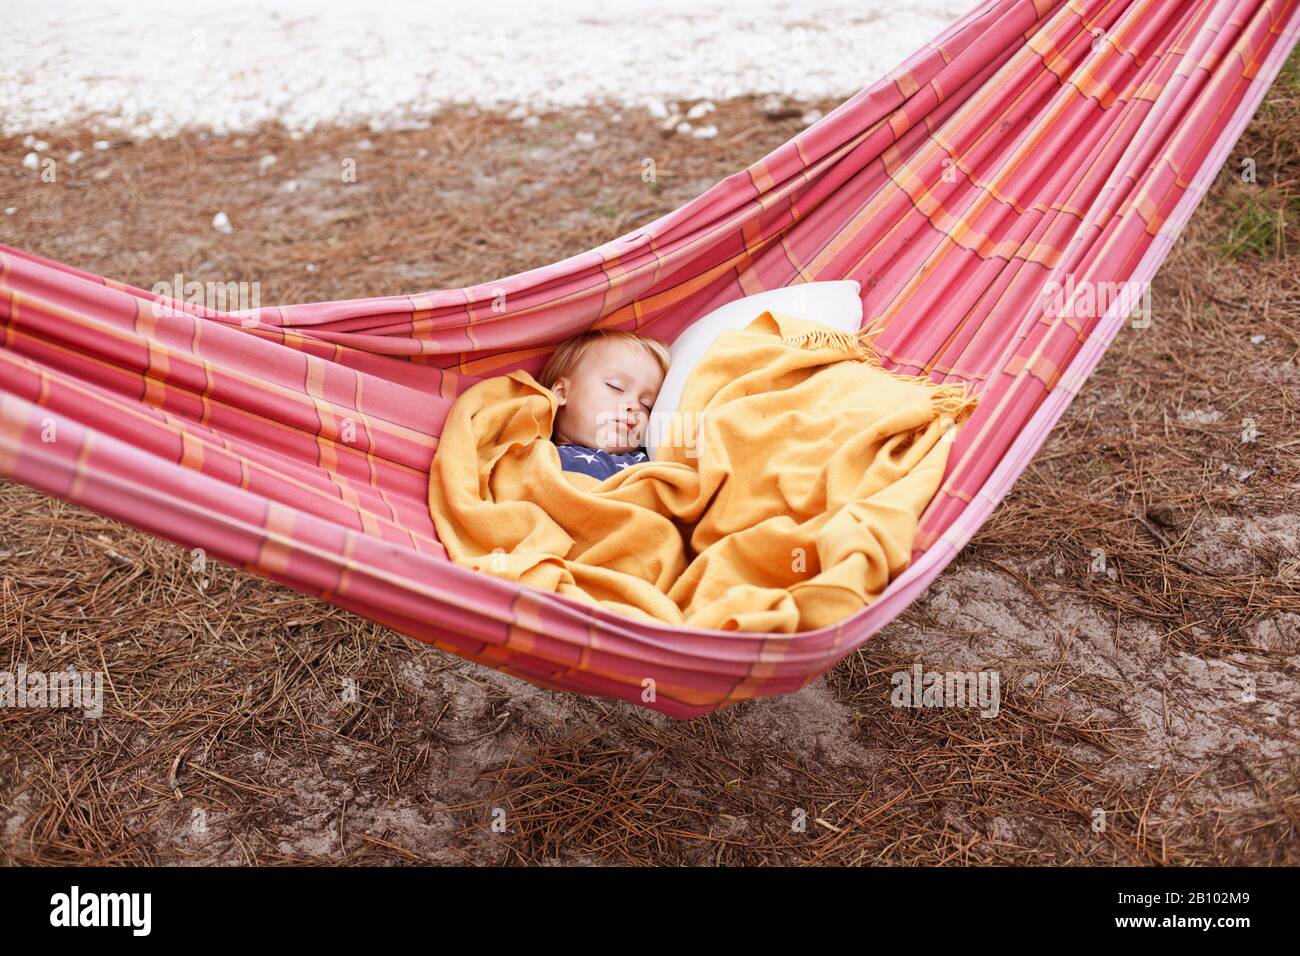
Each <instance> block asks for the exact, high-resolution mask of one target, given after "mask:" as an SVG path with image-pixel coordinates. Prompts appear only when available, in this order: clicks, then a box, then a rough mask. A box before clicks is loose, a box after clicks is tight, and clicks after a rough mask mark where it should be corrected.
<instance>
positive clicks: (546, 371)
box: [537, 329, 669, 388]
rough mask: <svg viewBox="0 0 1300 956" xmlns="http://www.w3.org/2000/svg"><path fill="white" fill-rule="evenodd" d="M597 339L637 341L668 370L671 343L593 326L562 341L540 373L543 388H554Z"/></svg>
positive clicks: (665, 371) (538, 379)
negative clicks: (669, 344) (589, 329)
mask: <svg viewBox="0 0 1300 956" xmlns="http://www.w3.org/2000/svg"><path fill="white" fill-rule="evenodd" d="M597 342H631V343H635V344H636V345H639V346H641V347H642V348H643V349H645V350H646V351H647V352H649V353H650V354H651V355H653V356H654V357H655V359H656V360H657V361H658V362H659V367H660V368H661V369H662V370H663V372H664V374H667V372H668V361H669V359H668V346H666V345H664V343H663V342H660V341H659V340H658V339H652V338H650V337H649V336H646V335H637V334H636V333H635V332H625V331H623V330H622V329H592V330H591V331H590V332H583V333H582V334H581V335H575V336H574V337H573V338H571V339H566V340H565V341H564V342H562V343H561V344H560V347H559V348H557V349H556V350H555V351H554V352H553V353H552V354H551V357H550V358H549V359H547V361H546V365H545V366H544V367H543V368H542V371H541V374H539V375H538V376H537V381H538V384H540V385H541V386H542V387H543V388H554V387H555V383H556V382H558V381H559V380H560V379H561V378H562V377H563V376H565V375H568V374H569V372H571V371H572V370H573V369H574V368H575V367H577V365H578V363H579V362H581V361H582V357H583V356H584V355H586V354H587V352H588V351H589V350H590V349H591V347H592V346H593V345H595V344H596V343H597Z"/></svg>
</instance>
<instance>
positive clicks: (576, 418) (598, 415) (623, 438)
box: [551, 341, 664, 454]
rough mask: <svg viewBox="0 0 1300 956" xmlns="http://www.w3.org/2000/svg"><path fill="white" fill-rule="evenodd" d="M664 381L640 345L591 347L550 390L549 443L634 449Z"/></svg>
mask: <svg viewBox="0 0 1300 956" xmlns="http://www.w3.org/2000/svg"><path fill="white" fill-rule="evenodd" d="M663 383H664V373H663V370H662V369H661V368H660V367H659V362H658V361H656V360H655V358H654V356H653V355H651V354H650V353H649V352H647V351H646V350H645V349H643V348H641V347H640V346H639V345H636V344H635V343H632V342H618V341H604V342H597V343H595V344H594V345H592V346H591V347H590V348H589V349H588V350H587V353H586V354H585V355H584V356H583V357H582V360H581V361H580V362H579V363H578V365H577V367H575V368H574V369H573V370H572V371H571V372H570V373H569V374H568V375H561V376H560V377H559V378H558V379H556V381H555V384H554V386H552V388H551V391H552V392H554V393H555V397H556V400H557V401H558V402H559V405H560V408H559V411H558V412H557V413H556V416H555V434H554V437H553V440H554V441H555V443H556V444H557V445H562V444H573V445H586V446H588V447H589V448H603V449H604V450H605V451H608V452H611V453H613V454H626V453H628V452H631V451H636V450H637V449H638V448H640V447H641V445H642V444H644V442H645V433H646V428H647V426H648V425H649V422H650V409H651V408H653V407H654V403H655V398H656V397H657V396H658V395H659V389H660V387H661V386H662V385H663Z"/></svg>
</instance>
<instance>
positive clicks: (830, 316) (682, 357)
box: [645, 279, 862, 460]
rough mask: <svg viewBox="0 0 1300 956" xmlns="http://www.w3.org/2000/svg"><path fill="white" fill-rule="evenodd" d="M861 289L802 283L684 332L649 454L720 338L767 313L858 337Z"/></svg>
mask: <svg viewBox="0 0 1300 956" xmlns="http://www.w3.org/2000/svg"><path fill="white" fill-rule="evenodd" d="M861 288H862V287H861V286H860V285H859V284H858V283H857V282H855V281H854V280H852V279H841V280H836V281H834V282H801V283H799V284H797V285H792V286H786V287H785V288H783V289H771V290H769V291H767V292H759V293H756V294H755V295H747V296H745V297H744V298H743V299H736V300H735V301H733V302H728V303H727V304H726V305H723V306H720V307H719V308H716V309H714V310H713V311H712V312H710V313H709V314H708V315H706V316H704V317H703V318H699V319H696V320H695V321H694V322H692V323H691V324H690V325H688V326H687V327H686V328H684V329H683V330H682V331H681V334H679V335H678V336H677V338H676V339H674V340H673V343H672V345H670V346H669V347H668V352H669V354H670V356H671V357H672V361H671V363H670V364H669V366H668V374H667V375H665V376H664V384H663V386H662V387H661V388H660V389H659V397H658V398H656V399H655V405H654V409H653V410H652V411H651V413H650V425H649V427H648V428H647V429H646V436H645V448H646V454H647V455H649V457H650V459H651V460H654V457H655V449H656V448H657V447H658V445H659V436H660V432H661V430H662V429H663V428H665V427H668V425H669V423H670V420H671V419H672V416H673V413H674V412H676V411H677V407H678V406H679V405H680V404H681V401H682V390H683V389H685V387H686V379H687V377H688V376H689V375H690V374H691V372H692V371H693V370H694V369H695V366H696V365H698V364H699V361H700V359H702V358H703V357H704V353H705V352H707V351H708V350H709V346H710V345H712V344H713V340H714V339H716V338H717V337H718V336H719V335H721V334H722V333H723V332H727V331H729V330H731V329H743V328H744V327H745V326H747V325H749V323H751V322H753V321H754V320H755V319H756V318H758V317H759V316H760V315H762V314H763V313H764V312H780V313H781V314H782V315H792V316H794V317H795V318H797V319H808V320H809V321H813V322H820V323H822V324H823V325H829V326H830V327H831V328H834V329H839V330H840V331H841V332H856V331H858V329H859V328H861V326H862V297H861V295H860V291H861Z"/></svg>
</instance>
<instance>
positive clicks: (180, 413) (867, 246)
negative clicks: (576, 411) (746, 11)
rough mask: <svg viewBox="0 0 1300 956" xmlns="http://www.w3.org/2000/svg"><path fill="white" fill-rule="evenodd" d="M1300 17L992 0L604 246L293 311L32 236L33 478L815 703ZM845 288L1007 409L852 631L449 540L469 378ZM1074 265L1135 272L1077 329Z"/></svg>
mask: <svg viewBox="0 0 1300 956" xmlns="http://www.w3.org/2000/svg"><path fill="white" fill-rule="evenodd" d="M1298 29H1300V0H1071V2H1068V3H1067V2H1062V0H989V2H985V3H982V4H981V5H979V6H978V7H977V8H976V9H974V10H972V11H971V12H970V13H969V14H967V15H966V16H965V17H964V18H962V19H961V20H960V21H959V22H957V23H955V24H953V25H952V27H950V28H949V29H948V30H946V31H945V32H944V33H943V34H942V35H940V36H939V37H938V38H937V39H936V40H934V41H933V42H931V43H928V44H926V46H925V47H924V48H923V49H922V50H920V51H919V52H917V53H916V54H915V55H913V56H912V57H910V58H909V59H908V60H906V61H905V62H904V63H903V64H902V65H901V66H899V67H898V68H897V69H896V70H894V71H893V72H892V73H890V74H889V75H888V76H886V77H884V78H883V79H882V80H880V81H879V82H876V83H874V84H873V85H871V86H870V87H868V88H867V89H865V90H863V91H862V92H860V93H858V94H857V95H855V96H853V97H852V98H851V99H849V100H847V101H846V102H844V103H843V104H841V105H840V106H839V107H838V108H837V109H835V110H834V111H833V112H832V113H830V114H829V115H827V116H826V117H825V118H823V119H822V120H821V121H819V122H818V123H816V124H815V125H813V126H811V127H809V128H808V129H806V130H804V131H803V132H802V133H800V134H799V135H797V136H796V137H795V138H794V139H792V140H791V141H789V142H787V143H785V144H784V145H782V146H780V147H778V148H777V149H775V150H773V151H772V153H770V154H769V155H768V156H765V157H764V158H763V159H761V160H759V161H758V162H756V163H754V164H753V165H752V166H750V167H749V168H748V169H745V170H743V171H741V172H738V173H735V174H733V175H731V176H728V177H727V178H726V179H724V180H722V181H721V182H719V183H718V184H717V185H715V186H714V187H712V188H711V189H709V190H708V191H707V192H705V193H704V194H703V195H701V196H699V197H697V198H696V199H694V200H692V201H691V202H689V203H687V204H686V205H684V206H682V207H681V208H680V209H677V210H676V211H674V212H671V213H669V214H667V215H665V216H663V217H661V218H660V219H657V220H655V221H654V222H651V223H649V224H648V225H645V226H642V227H640V228H638V229H636V230H634V231H632V232H630V233H628V234H627V235H624V236H620V237H619V238H617V239H614V240H611V241H610V242H608V243H606V244H605V245H603V246H600V247H599V248H596V249H593V250H591V251H589V252H584V253H581V254H579V255H575V256H573V257H571V258H569V259H565V260H564V261H562V262H557V263H554V264H552V265H548V266H544V267H541V268H538V269H533V270H531V271H528V272H524V273H521V274H519V275H515V276H510V277H508V278H504V279H501V280H499V281H497V282H490V283H485V284H482V285H476V286H470V287H467V288H463V289H445V290H439V291H434V292H425V293H420V294H415V295H409V296H391V297H386V298H371V299H355V300H349V301H340V302H324V303H307V304H301V305H285V306H280V307H277V308H272V309H264V310H263V311H262V314H261V317H260V318H261V321H260V323H259V324H257V325H253V326H251V327H246V326H245V324H243V323H241V317H240V316H238V315H235V314H227V313H220V312H215V311H209V310H201V309H198V308H195V307H191V306H187V305H183V304H180V303H175V310H176V311H175V312H174V314H171V315H167V314H164V315H163V316H161V317H160V316H156V315H155V314H154V313H155V311H156V310H155V309H154V308H153V305H154V302H155V300H156V299H158V298H159V297H157V296H154V295H153V294H151V293H148V292H145V291H144V290H141V289H136V288H132V287H130V286H126V285H123V284H122V283H119V282H115V281H113V280H111V279H105V278H102V277H100V276H95V275H91V274H89V273H86V272H82V271H80V270H77V269H75V268H72V267H69V266H66V265H61V264H58V263H55V262H51V261H49V260H46V259H42V258H40V257H38V256H34V255H30V254H28V253H25V252H22V251H19V250H17V249H13V248H9V247H0V291H2V292H3V295H0V321H2V323H3V324H2V325H0V476H8V477H12V478H14V479H16V480H18V481H20V482H24V483H26V484H28V485H31V486H33V487H35V488H38V489H40V490H42V491H44V492H46V493H48V494H50V495H53V496H56V497H59V498H63V499H66V500H68V501H72V502H76V503H77V504H79V505H83V506H85V507H87V508H89V509H92V510H94V511H96V512H99V513H101V514H104V515H107V516H110V517H112V518H114V519H117V520H119V521H122V522H125V523H126V524H129V525H133V526H135V527H137V528H141V529H143V530H145V531H148V532H150V533H152V534H155V535H158V536H160V537H163V538H166V539H168V540H171V541H173V542H176V543H178V544H181V545H183V546H185V547H187V548H202V549H204V551H205V552H206V554H207V555H209V556H211V557H214V558H217V559H219V560H221V561H224V562H227V563H229V564H232V565H235V566H238V567H242V568H245V569H247V570H249V571H252V572H253V573H255V574H259V575H262V576H264V577H267V578H270V579H272V580H274V581H278V582H281V583H283V584H286V585H288V586H290V587H293V588H297V589H299V590H301V591H305V592H307V593H310V594H314V595H317V596H319V597H320V598H321V599H322V600H324V601H328V602H330V603H332V604H335V605H338V606H340V607H343V608H346V609H348V610H350V611H353V612H355V613H357V614H360V615H363V616H364V617H366V618H369V619H371V620H374V621H378V622H381V623H383V624H385V625H387V626H389V627H391V628H393V629H395V630H397V631H399V632H401V633H403V634H407V635H410V636H411V637H414V638H417V639H419V640H421V641H425V642H428V643H430V644H433V645H435V646H437V647H440V648H443V649H444V650H447V651H451V652H453V653H455V654H460V655H462V656H464V657H467V658H470V659H471V660H475V661H478V662H480V663H483V664H486V665H488V666H490V667H494V668H497V669H499V670H501V671H504V672H506V673H509V674H513V675H515V676H517V677H520V678H522V679H524V680H528V681H531V682H533V683H535V684H538V685H541V686H544V687H549V688H553V689H556V690H565V691H576V692H578V693H582V694H590V695H597V696H604V697H611V698H620V699H623V700H627V701H630V702H633V703H638V704H642V705H644V706H647V707H650V708H653V709H655V710H658V711H661V712H663V713H665V714H668V715H671V716H673V717H681V718H685V717H692V716H695V715H699V714H704V713H708V712H710V711H713V710H717V709H719V708H722V707H725V706H727V705H730V704H733V703H735V702H737V701H741V700H746V699H749V698H755V697H767V696H773V695H777V694H785V693H789V692H791V691H794V690H796V689H798V688H800V687H802V686H803V685H805V684H807V683H808V682H809V681H811V680H813V679H814V678H816V677H817V676H818V675H820V674H822V673H824V672H825V671H826V670H828V669H829V668H831V667H832V666H833V665H834V664H835V663H836V662H837V661H839V660H841V659H842V658H843V657H845V656H846V655H847V654H849V653H851V652H852V651H853V650H854V649H856V648H858V647H860V646H861V645H862V644H863V642H865V641H866V640H867V638H869V637H870V636H871V635H872V634H874V633H875V632H876V631H877V630H879V629H880V628H881V627H882V626H883V625H884V624H886V623H887V622H888V621H890V620H891V619H892V618H893V617H894V616H895V615H897V614H898V613H900V612H901V611H902V610H903V609H904V608H905V607H906V606H907V604H908V603H909V602H910V601H911V600H912V599H913V598H915V597H916V596H917V595H918V594H919V593H920V592H921V591H922V590H923V589H924V588H925V587H926V586H927V585H928V584H929V583H930V581H931V580H933V579H934V577H935V576H936V575H937V574H938V573H939V572H940V571H941V570H942V569H943V568H944V567H945V566H946V565H947V564H948V562H949V561H951V560H952V559H953V557H954V556H955V555H956V553H957V551H958V550H959V549H960V548H961V547H962V546H963V545H964V544H965V543H966V542H967V541H968V540H969V538H970V537H971V535H972V534H973V533H974V531H975V530H976V529H977V528H978V527H979V526H980V524H981V523H982V522H983V521H984V520H985V518H986V517H987V516H988V515H989V513H990V511H991V510H992V509H993V507H994V506H995V505H996V503H997V502H998V501H999V500H1000V499H1001V498H1002V496H1003V495H1004V494H1005V493H1006V491H1007V490H1008V488H1010V486H1011V484H1012V482H1013V481H1014V480H1015V479H1016V477H1017V476H1018V475H1019V474H1020V472H1021V471H1022V470H1023V469H1024V468H1025V466H1026V464H1027V463H1028V461H1029V459H1030V457H1031V456H1032V455H1033V454H1034V452H1035V451H1036V449H1037V448H1038V447H1039V446H1040V445H1041V444H1042V442H1043V440H1044V438H1045V437H1046V436H1047V433H1048V431H1049V430H1050V429H1051V427H1052V425H1053V423H1055V422H1056V420H1057V419H1058V417H1059V416H1060V415H1061V413H1062V411H1063V410H1064V409H1065V407H1066V405H1067V404H1068V403H1069V402H1070V400H1071V398H1072V397H1073V396H1074V395H1075V393H1076V392H1077V390H1078V389H1079V388H1080V386H1081V385H1082V383H1083V382H1084V380H1085V379H1086V378H1087V376H1088V374H1089V373H1090V372H1091V370H1092V369H1093V367H1094V366H1095V365H1096V363H1097V361H1098V359H1099V358H1100V357H1101V354H1102V352H1103V351H1104V350H1105V348H1106V346H1107V345H1108V343H1109V342H1110V341H1111V340H1112V339H1113V338H1114V336H1115V335H1116V333H1117V332H1118V331H1119V329H1120V328H1121V326H1123V325H1124V324H1125V323H1126V322H1127V321H1128V319H1129V315H1130V312H1131V310H1132V308H1133V305H1134V303H1135V300H1136V299H1137V297H1138V295H1139V294H1140V290H1141V289H1142V288H1143V287H1144V286H1145V284H1146V283H1147V282H1149V281H1150V279H1151V278H1152V276H1153V275H1154V273H1155V271H1156V269H1157V268H1158V267H1159V265H1160V263H1161V262H1162V261H1163V260H1164V257H1165V256H1166V254H1167V253H1168V251H1169V248H1170V246H1171V244H1172V243H1173V241H1174V239H1175V237H1176V236H1177V235H1178V233H1179V231H1180V230H1181V229H1182V227H1183V225H1184V224H1185V223H1186V222H1187V219H1188V217H1189V216H1190V214H1191V212H1192V210H1193V209H1194V207H1195V206H1196V204H1197V203H1198V201H1199V200H1200V198H1201V196H1202V195H1203V194H1204V192H1205V190H1206V188H1207V187H1208V186H1209V184H1210V183H1211V181H1212V180H1213V179H1214V177H1215V175H1216V173H1217V171H1218V170H1219V168H1220V166H1221V165H1222V164H1223V163H1224V162H1225V160H1226V158H1227V156H1228V152H1229V150H1230V149H1231V147H1232V145H1233V144H1234V143H1235V142H1236V140H1237V138H1238V136H1239V135H1240V134H1241V132H1242V129H1243V128H1244V127H1245V124H1246V122H1247V121H1248V120H1249V118H1250V117H1251V116H1252V114H1253V113H1254V111H1255V109H1256V107H1257V106H1258V105H1259V102H1260V100H1261V98H1262V97H1263V95H1264V93H1265V91H1266V90H1267V88H1268V86H1269V84H1270V83H1271V82H1272V80H1273V78H1274V77H1275V76H1276V74H1277V72H1278V70H1279V69H1280V67H1281V65H1282V62H1283V60H1284V59H1285V58H1286V56H1287V55H1288V53H1289V51H1290V50H1291V49H1292V47H1293V46H1294V45H1295V43H1296V38H1297V30H1298ZM844 278H852V279H857V280H858V281H859V282H860V283H861V284H862V297H863V306H864V323H876V324H878V325H881V326H883V327H884V331H883V332H882V333H881V334H880V335H879V337H878V338H877V340H876V341H877V343H878V345H879V347H880V350H881V352H882V355H883V356H884V358H885V360H886V364H887V365H888V366H890V367H893V368H896V369H898V370H900V371H903V372H908V373H915V374H929V375H930V376H931V377H932V378H933V379H934V380H936V381H965V382H969V383H971V384H972V385H973V386H974V387H975V388H976V389H977V390H978V392H979V393H980V395H981V397H982V401H981V404H980V407H979V409H978V411H977V412H976V414H975V415H974V416H973V417H972V418H971V419H970V421H969V422H968V423H967V425H966V426H965V427H964V429H963V431H962V432H961V433H960V437H959V439H958V441H957V443H956V445H955V447H954V450H953V453H952V456H951V458H950V462H949V467H948V473H947V476H946V478H945V482H944V485H943V487H942V489H941V491H940V493H939V494H938V495H937V496H936V498H935V499H934V500H933V501H932V502H931V505H930V507H929V509H928V510H927V511H926V513H925V515H924V517H923V521H922V525H921V532H920V535H919V537H918V540H917V543H916V549H915V552H914V554H913V561H912V564H911V565H910V567H909V568H908V569H907V570H906V572H905V573H903V574H902V575H901V576H900V577H898V578H896V579H895V580H894V581H893V582H892V584H891V585H890V587H889V588H888V590H887V591H886V592H885V593H884V595H883V596H882V597H881V598H880V599H879V600H878V601H877V602H876V603H874V604H872V605H870V606H869V607H867V608H865V609H864V610H863V611H862V612H860V613H858V614H857V615H855V616H854V617H852V618H849V619H847V620H845V621H842V622H841V623H839V624H837V625H835V626H833V627H828V628H825V629H822V630H819V631H804V632H799V633H795V634H759V633H737V632H723V631H706V630H696V629H683V628H674V627H670V626H667V625H657V624H653V623H640V622H638V621H635V620H633V619H630V618H626V617H622V616H619V615H616V614H613V613H606V612H603V610H601V609H593V608H592V607H590V606H588V605H585V604H580V603H578V602H576V601H572V600H569V599H566V598H562V597H559V596H557V595H553V594H550V593H543V592H540V591H536V590H534V589H532V588H526V587H520V586H517V585H515V584H512V583H510V582H507V581H504V580H502V579H499V578H495V577H492V576H490V575H487V574H483V573H480V572H477V571H474V570H472V569H469V568H463V567H460V566H457V565H455V564H454V563H452V562H450V561H449V560H448V559H447V555H446V552H445V550H444V549H443V548H442V546H441V545H440V544H439V542H438V540H437V538H436V535H435V532H434V528H433V524H432V521H431V518H430V514H429V507H428V500H427V483H428V476H429V467H430V461H431V459H432V456H433V454H434V451H435V448H436V447H437V436H438V434H439V431H440V429H441V426H442V423H443V421H444V419H445V417H446V414H447V410H448V408H449V406H450V404H451V402H452V400H453V399H454V398H455V397H456V396H457V395H458V394H460V393H461V392H462V391H464V390H465V389H466V388H468V387H469V386H470V385H472V384H474V383H476V382H478V381H480V380H482V379H483V378H485V377H488V376H493V375H500V374H504V373H506V372H508V371H511V370H513V369H526V370H527V371H529V372H531V373H534V374H536V373H537V372H539V371H540V369H541V366H542V364H543V363H544V361H545V360H546V358H547V356H548V354H549V353H550V351H551V350H552V349H554V347H555V346H556V345H558V344H559V343H560V342H561V341H563V340H564V339H566V338H568V337H569V336H572V335H574V334H576V333H578V332H581V331H583V330H586V329H589V328H592V327H609V328H620V329H632V330H636V331H640V332H644V333H646V334H649V335H653V336H656V337H658V338H661V339H664V340H666V341H671V340H672V339H673V337H674V336H675V335H676V334H677V333H678V332H679V331H681V330H682V329H683V328H684V327H685V326H686V325H687V324H689V323H690V322H691V321H692V320H693V319H695V318H697V317H699V316H701V315H703V314H705V313H706V312H708V311H710V310H711V309H714V308H716V307H717V306H719V305H721V304H722V303H724V302H727V301H730V300H732V299H734V298H737V297H740V296H744V295H748V294H751V293H755V292H759V291H762V290H766V289H772V288H776V287H779V286H785V285H789V284H793V283H798V282H810V281H815V280H826V279H844ZM1048 283H1059V284H1060V285H1062V286H1067V287H1068V284H1069V283H1073V287H1074V288H1076V289H1081V288H1084V287H1087V286H1088V285H1089V284H1091V285H1092V287H1094V288H1096V287H1100V286H1101V285H1103V284H1107V283H1111V284H1123V285H1122V288H1123V290H1124V291H1122V292H1121V294H1119V295H1118V296H1117V297H1116V298H1115V299H1114V301H1113V302H1111V303H1110V305H1109V307H1108V308H1107V309H1105V310H1104V311H1103V310H1094V313H1093V314H1092V315H1087V314H1086V311H1085V314H1083V315H1077V314H1076V315H1069V314H1064V313H1067V312H1068V311H1070V310H1061V312H1059V313H1058V312H1055V311H1051V310H1049V311H1046V312H1045V310H1044V309H1043V308H1042V306H1041V300H1042V293H1043V290H1044V289H1045V287H1047V284H1048ZM1112 288H1113V286H1112ZM502 293H504V298H503V299H502V298H501V294H502ZM501 301H504V302H505V303H508V305H507V306H506V307H505V308H504V309H500V308H499V303H500V302H501ZM494 303H497V304H498V308H497V309H494ZM1075 311H1079V310H1075ZM51 437H56V440H54V441H50V440H48V439H49V438H51Z"/></svg>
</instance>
